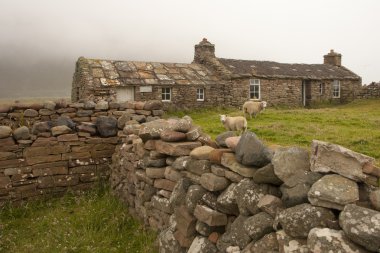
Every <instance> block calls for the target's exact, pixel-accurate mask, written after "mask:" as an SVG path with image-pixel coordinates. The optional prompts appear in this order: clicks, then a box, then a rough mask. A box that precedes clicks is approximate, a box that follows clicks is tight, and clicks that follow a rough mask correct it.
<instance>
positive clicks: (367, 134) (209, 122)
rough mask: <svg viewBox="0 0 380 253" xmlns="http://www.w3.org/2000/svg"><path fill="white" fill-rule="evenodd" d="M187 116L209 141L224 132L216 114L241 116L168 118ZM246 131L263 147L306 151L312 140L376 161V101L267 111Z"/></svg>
mask: <svg viewBox="0 0 380 253" xmlns="http://www.w3.org/2000/svg"><path fill="white" fill-rule="evenodd" d="M186 114H188V115H190V116H191V117H192V119H193V121H194V124H196V125H200V126H201V127H202V129H203V130H204V131H205V132H206V133H208V134H210V135H211V136H212V137H215V136H217V135H218V134H220V133H222V132H224V131H226V130H225V129H224V127H223V125H222V124H221V123H220V120H219V114H228V115H231V116H237V115H243V112H241V111H238V110H236V109H222V108H218V109H212V110H210V109H206V110H196V111H190V112H172V113H170V114H169V115H167V117H170V116H179V117H181V116H184V115H186ZM248 129H249V130H251V131H253V132H255V133H256V134H257V135H258V137H259V138H260V139H262V140H263V141H264V142H265V143H267V144H278V145H284V146H289V145H299V146H303V147H310V144H311V141H312V140H313V139H317V140H322V141H327V142H332V143H336V144H340V145H343V146H345V147H347V148H349V149H352V150H354V151H357V152H360V153H363V154H366V155H369V156H372V157H375V158H376V159H377V161H379V159H380V100H358V101H355V102H353V103H350V104H346V105H340V106H334V107H326V108H319V109H303V108H302V109H273V108H270V107H269V108H267V109H266V110H265V111H264V112H263V113H261V114H260V115H259V116H258V117H257V118H256V119H254V118H253V119H249V120H248Z"/></svg>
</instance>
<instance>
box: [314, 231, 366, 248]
mask: <svg viewBox="0 0 380 253" xmlns="http://www.w3.org/2000/svg"><path fill="white" fill-rule="evenodd" d="M307 245H308V246H309V248H310V250H311V251H312V252H352V253H353V252H356V253H366V252H368V251H367V250H365V249H363V248H362V247H360V246H358V245H356V244H354V243H352V242H351V241H350V240H349V239H348V238H347V236H346V235H345V234H344V232H343V231H342V230H334V229H329V228H313V229H312V230H310V232H309V235H308V237H307Z"/></svg>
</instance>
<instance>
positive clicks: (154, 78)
mask: <svg viewBox="0 0 380 253" xmlns="http://www.w3.org/2000/svg"><path fill="white" fill-rule="evenodd" d="M80 61H81V62H86V65H87V71H88V74H89V75H90V77H91V78H92V79H93V80H94V81H95V82H97V83H100V84H101V85H102V86H132V85H133V86H136V85H137V86H140V85H141V86H144V85H208V84H215V83H219V82H221V80H220V78H219V77H218V76H217V75H216V74H215V73H214V72H213V71H211V70H209V69H207V68H206V67H205V66H203V65H200V64H183V63H160V62H138V61H113V60H99V59H87V58H83V57H82V58H81V59H80ZM96 79H98V80H96Z"/></svg>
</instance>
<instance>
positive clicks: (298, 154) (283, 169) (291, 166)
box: [272, 147, 310, 183]
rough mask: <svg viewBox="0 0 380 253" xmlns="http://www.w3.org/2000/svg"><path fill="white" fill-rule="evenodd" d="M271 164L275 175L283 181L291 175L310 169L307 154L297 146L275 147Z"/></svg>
mask: <svg viewBox="0 0 380 253" xmlns="http://www.w3.org/2000/svg"><path fill="white" fill-rule="evenodd" d="M272 164H273V166H274V173H275V174H276V176H277V177H278V178H279V179H281V180H282V181H283V182H285V183H286V181H287V180H288V179H289V178H291V177H292V176H297V175H298V174H302V173H304V172H305V171H308V170H310V159H309V154H308V152H307V151H306V150H304V149H302V148H299V147H290V148H278V149H276V151H275V153H274V155H273V159H272Z"/></svg>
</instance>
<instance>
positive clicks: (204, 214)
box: [194, 205, 227, 226]
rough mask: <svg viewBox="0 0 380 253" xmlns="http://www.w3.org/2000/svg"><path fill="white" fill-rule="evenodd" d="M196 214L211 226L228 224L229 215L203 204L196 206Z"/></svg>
mask: <svg viewBox="0 0 380 253" xmlns="http://www.w3.org/2000/svg"><path fill="white" fill-rule="evenodd" d="M194 216H195V217H196V218H197V219H198V220H200V221H202V222H204V223H206V224H207V225H209V226H224V225H226V224H227V215H225V214H223V213H220V212H218V211H215V210H213V209H211V208H209V207H207V206H203V205H197V206H196V207H195V209H194Z"/></svg>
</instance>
